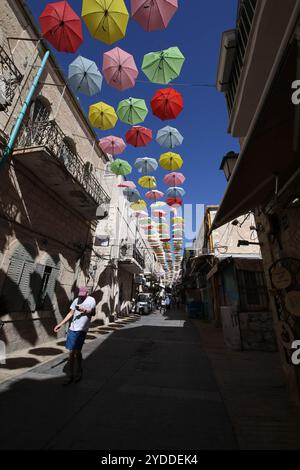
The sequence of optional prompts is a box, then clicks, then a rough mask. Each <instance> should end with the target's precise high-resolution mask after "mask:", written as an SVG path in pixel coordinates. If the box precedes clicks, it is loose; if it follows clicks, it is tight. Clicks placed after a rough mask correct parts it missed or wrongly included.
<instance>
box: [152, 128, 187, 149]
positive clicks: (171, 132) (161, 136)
mask: <svg viewBox="0 0 300 470" xmlns="http://www.w3.org/2000/svg"><path fill="white" fill-rule="evenodd" d="M156 142H158V143H159V145H161V146H162V147H168V148H171V149H172V148H174V147H177V146H178V145H181V144H182V142H183V136H182V135H181V134H180V132H179V131H178V130H177V129H176V128H175V127H171V126H166V127H163V128H162V129H160V130H159V131H158V132H157V135H156Z"/></svg>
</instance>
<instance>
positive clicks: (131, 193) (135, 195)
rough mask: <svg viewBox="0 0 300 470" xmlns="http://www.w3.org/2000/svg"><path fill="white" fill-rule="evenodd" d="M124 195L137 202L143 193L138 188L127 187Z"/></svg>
mask: <svg viewBox="0 0 300 470" xmlns="http://www.w3.org/2000/svg"><path fill="white" fill-rule="evenodd" d="M123 194H124V196H126V197H127V199H128V201H129V202H136V201H138V200H139V199H140V197H141V195H140V193H139V192H138V190H137V189H130V188H126V189H124V191H123Z"/></svg>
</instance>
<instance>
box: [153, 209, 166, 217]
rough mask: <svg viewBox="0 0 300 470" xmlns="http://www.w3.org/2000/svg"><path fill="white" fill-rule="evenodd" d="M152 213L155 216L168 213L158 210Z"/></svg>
mask: <svg viewBox="0 0 300 470" xmlns="http://www.w3.org/2000/svg"><path fill="white" fill-rule="evenodd" d="M152 215H153V216H154V217H164V216H165V215H166V211H160V210H156V211H153V212H152Z"/></svg>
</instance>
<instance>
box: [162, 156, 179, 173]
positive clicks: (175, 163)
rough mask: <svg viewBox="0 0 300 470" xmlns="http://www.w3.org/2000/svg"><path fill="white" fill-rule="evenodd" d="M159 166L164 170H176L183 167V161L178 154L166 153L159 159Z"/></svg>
mask: <svg viewBox="0 0 300 470" xmlns="http://www.w3.org/2000/svg"><path fill="white" fill-rule="evenodd" d="M159 164H160V166H161V167H162V168H164V169H165V170H171V171H172V170H178V169H179V168H181V167H182V165H183V160H182V158H181V156H180V155H179V154H178V153H173V152H166V153H163V154H162V155H161V156H160V157H159Z"/></svg>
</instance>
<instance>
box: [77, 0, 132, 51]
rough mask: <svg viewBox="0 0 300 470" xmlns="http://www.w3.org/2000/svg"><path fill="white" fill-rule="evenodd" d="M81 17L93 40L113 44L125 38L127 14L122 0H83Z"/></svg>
mask: <svg viewBox="0 0 300 470" xmlns="http://www.w3.org/2000/svg"><path fill="white" fill-rule="evenodd" d="M81 16H82V18H83V20H84V22H85V24H86V26H87V28H88V30H89V32H90V33H91V35H92V36H93V37H94V38H95V39H99V40H100V41H103V42H105V43H106V44H113V43H114V42H116V41H119V40H120V39H122V38H123V37H124V36H125V33H126V28H127V24H128V19H129V13H128V10H127V8H126V5H125V3H124V0H83V2H82V11H81Z"/></svg>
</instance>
